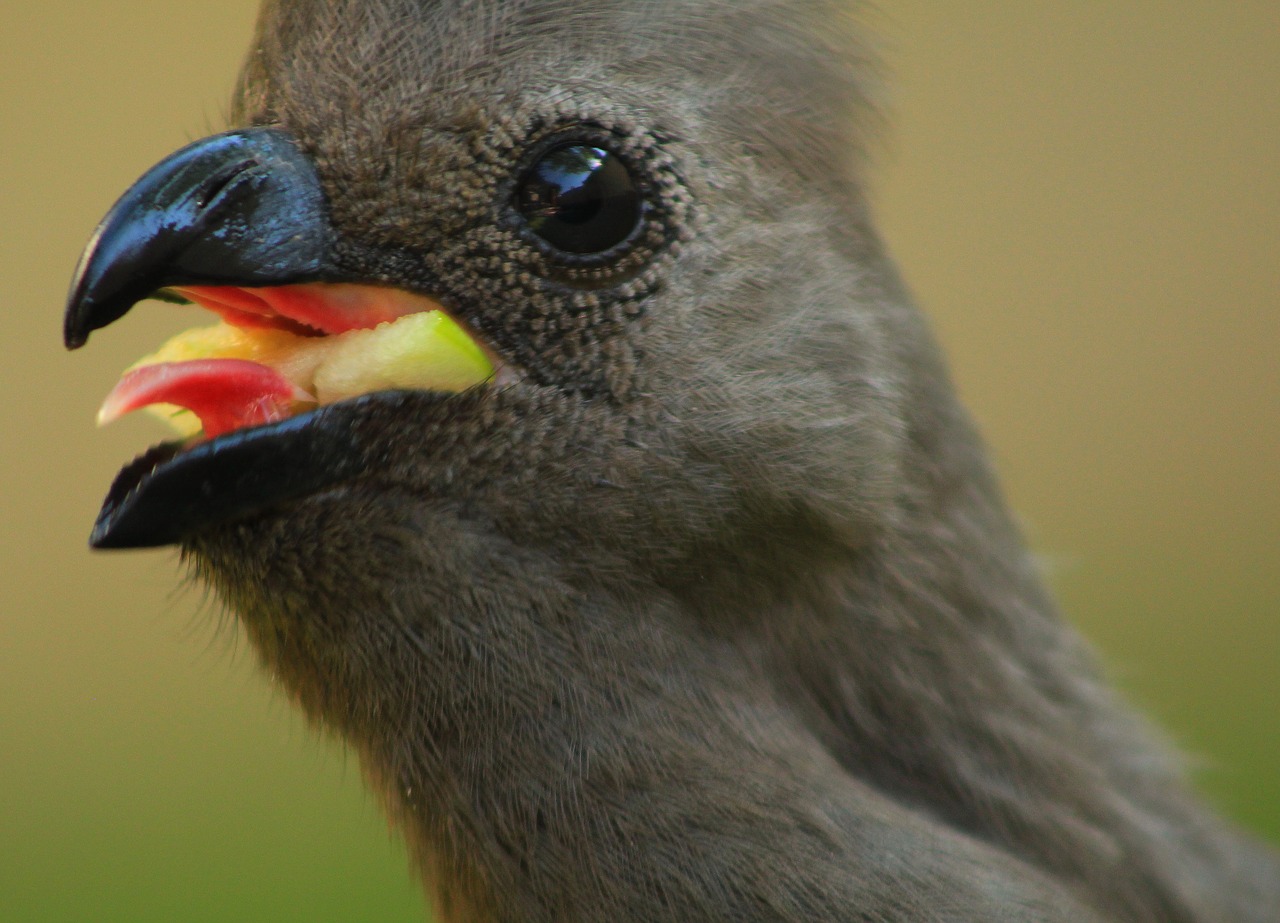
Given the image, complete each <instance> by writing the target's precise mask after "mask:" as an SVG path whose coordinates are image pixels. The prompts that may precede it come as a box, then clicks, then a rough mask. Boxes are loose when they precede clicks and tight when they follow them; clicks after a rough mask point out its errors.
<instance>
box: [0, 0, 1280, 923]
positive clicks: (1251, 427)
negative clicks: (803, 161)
mask: <svg viewBox="0 0 1280 923" xmlns="http://www.w3.org/2000/svg"><path fill="white" fill-rule="evenodd" d="M255 7H256V2H253V0H220V2H218V3H183V4H178V3H173V2H170V0H133V2H130V3H128V4H124V3H100V2H88V0H79V2H72V0H46V2H43V3H39V4H36V3H10V4H5V5H4V6H3V8H0V36H3V39H2V41H3V43H4V52H3V54H0V126H3V131H4V140H5V144H4V148H5V154H4V161H5V163H7V164H8V167H7V168H6V169H5V174H4V177H3V180H2V181H0V228H2V230H0V234H2V235H3V236H2V237H0V241H2V243H0V261H2V262H0V270H2V272H0V278H3V280H4V283H5V286H4V287H5V299H6V300H7V301H8V303H9V307H8V309H7V310H6V311H5V312H4V323H5V341H4V342H5V346H4V348H3V352H2V354H0V355H2V356H3V361H2V362H0V382H2V383H3V392H2V393H3V395H4V400H3V402H0V439H2V440H3V442H2V443H0V445H2V448H3V451H2V452H0V465H3V469H2V470H3V474H4V477H3V480H2V481H0V484H2V486H0V792H3V797H2V798H0V920H3V921H10V920H13V921H27V920H40V921H72V920H86V921H87V920H93V921H104V920H115V919H120V920H130V921H160V920H164V921H169V920H175V919H178V920H185V921H206V920H207V921H215V920H216V921H223V920H229V919H233V920H270V921H292V920H299V921H302V920H306V921H340V920H342V921H345V920H354V919H360V920H364V919H375V918H376V919H379V920H387V921H390V920H405V921H409V920H420V919H421V917H422V909H421V907H422V903H421V900H420V898H419V897H418V894H417V890H416V887H415V885H414V884H413V882H412V881H411V879H410V877H409V874H408V872H407V870H406V863H405V858H404V856H403V853H402V850H401V848H400V846H399V845H398V844H397V843H396V842H395V840H394V839H393V838H392V837H391V836H390V834H389V833H388V831H387V829H386V827H385V825H384V823H383V821H382V820H381V819H380V817H379V815H378V812H377V809H376V806H375V805H374V804H373V802H372V800H371V799H370V798H369V797H368V796H366V795H365V794H364V792H363V789H362V787H361V784H360V778H359V769H358V766H356V764H355V761H354V760H353V759H352V758H350V757H348V756H347V755H345V754H344V752H343V751H342V749H341V748H340V747H338V746H337V745H336V744H335V743H333V742H332V741H329V740H327V739H323V738H321V737H319V736H318V735H317V734H315V733H314V732H313V731H312V730H310V729H309V728H307V727H306V725H305V724H304V723H303V722H302V720H301V719H300V718H299V717H297V716H296V715H295V714H294V713H293V711H292V709H291V708H290V707H289V704H288V702H287V701H285V700H284V698H283V696H281V695H280V694H279V693H278V692H277V691H276V690H274V689H273V688H272V686H271V682H270V679H269V677H266V676H264V675H260V674H259V672H258V671H257V670H256V669H255V664H254V662H253V655H252V652H251V651H249V650H248V649H247V647H246V645H245V644H244V643H243V641H242V639H239V638H238V637H237V629H236V626H235V625H234V623H232V622H231V621H230V620H229V619H227V618H225V617H224V616H222V615H221V614H220V613H219V612H218V610H217V608H216V606H214V605H213V604H212V603H210V602H208V601H206V600H205V599H204V598H203V597H202V595H201V593H200V592H199V591H198V590H193V589H190V588H183V587H181V586H180V584H179V580H178V574H179V573H180V571H179V568H178V567H177V566H176V560H175V555H174V554H173V553H172V552H171V551H156V552H132V553H115V554H90V553H89V552H88V550H87V548H86V538H87V535H88V531H89V526H90V524H91V522H92V520H93V516H94V514H95V512H96V511H97V508H98V505H99V502H100V500H101V498H102V496H103V494H104V493H105V491H106V488H107V486H108V484H109V482H110V480H111V478H112V476H113V475H114V473H115V471H116V469H117V468H118V467H119V465H120V464H121V463H123V462H124V461H126V460H128V459H129V458H131V457H132V456H133V455H134V454H135V453H136V452H138V451H140V450H141V449H142V448H144V447H145V446H146V445H148V444H149V443H151V442H153V441H155V440H156V439H157V438H159V435H160V434H159V433H158V431H157V430H156V428H155V427H154V425H153V424H151V423H150V422H149V421H147V420H125V421H123V422H121V423H119V424H116V425H115V426H113V427H111V428H109V429H108V430H105V431H102V432H97V431H95V430H94V428H93V415H94V412H95V410H96V407H97V404H98V402H99V401H100V400H101V398H102V397H103V395H105V393H106V391H107V389H108V388H109V387H110V386H111V384H113V383H114V381H115V379H116V376H117V374H118V372H119V371H120V369H122V368H123V367H124V366H126V365H127V364H129V363H130V362H132V361H133V360H134V359H135V358H137V357H138V356H140V355H142V354H144V353H145V352H148V351H150V350H151V349H153V348H154V347H155V345H156V344H158V343H159V342H160V341H161V339H162V337H165V336H167V335H169V334H170V333H173V332H176V331H177V330H178V329H181V328H182V327H184V326H186V325H187V323H188V322H187V321H185V320H184V319H183V317H182V316H181V312H167V311H166V310H164V309H163V308H161V307H154V308H147V309H143V310H142V311H140V312H138V313H137V314H135V315H132V316H131V317H130V318H129V319H128V321H127V322H125V323H123V324H120V325H118V326H115V327H112V328H111V329H109V330H107V331H104V332H103V333H101V334H99V335H97V336H95V337H94V340H93V343H92V348H91V349H87V350H85V351H83V352H81V353H77V354H75V355H74V356H71V355H68V354H66V353H64V352H63V351H62V349H61V346H60V313H61V308H62V301H63V298H64V293H65V287H66V283H67V280H68V278H69V276H70V274H71V270H72V267H73V265H74V263H75V259H76V256H77V255H78V253H79V251H80V248H81V246H82V245H83V244H84V242H85V240H86V238H87V237H88V234H89V232H90V230H91V229H92V228H93V226H94V224H95V223H96V222H97V220H98V219H99V217H101V216H102V214H103V213H104V212H105V210H106V209H107V208H108V207H109V206H110V205H111V203H112V202H113V201H114V200H115V198H116V197H117V196H118V195H119V194H120V193H121V192H122V191H123V190H124V189H125V187H126V186H127V185H128V184H129V183H130V182H132V181H133V180H134V179H135V178H136V177H137V176H138V175H139V174H140V173H141V172H142V171H143V170H145V169H146V168H147V167H149V166H150V165H151V164H153V163H154V162H155V161H157V160H158V159H160V158H161V157H163V156H164V155H165V154H168V153H169V152H170V151H172V150H174V149H175V148H177V147H178V146H180V145H182V144H183V143H185V142H187V141H188V140H192V139H194V138H197V137H200V136H202V135H204V134H206V133H208V132H210V131H213V130H217V129H219V128H221V127H222V116H223V112H224V107H225V100H226V98H227V96H228V94H229V91H230V89H231V86H232V81H233V79H234V74H235V70H236V68H237V66H238V64H239V60H240V57H241V55H242V54H243V53H244V50H245V48H246V47H247V43H248V40H249V35H250V29H251V25H252V19H253V15H254V10H255ZM880 7H881V9H880V11H879V12H878V13H875V14H873V15H871V16H870V17H869V20H870V23H871V26H872V28H873V29H874V30H875V31H876V33H877V34H878V35H879V36H880V40H881V43H882V51H883V54H884V57H885V60H886V61H887V63H888V68H887V70H888V73H889V75H890V80H889V82H890V85H891V90H890V92H889V96H888V99H887V108H888V111H889V113H890V123H891V131H890V133H889V134H888V136H887V139H886V141H885V143H884V145H883V147H882V149H881V151H880V154H879V156H878V166H877V169H876V177H875V183H874V185H875V186H876V189H877V208H878V211H879V212H880V215H881V219H882V226H883V228H884V231H885V233H886V235H887V236H888V238H889V241H890V244H891V246H892V248H893V250H894V251H895V252H896V254H897V257H898V259H899V261H900V262H901V263H902V265H903V268H904V271H905V274H906V276H907V278H908V279H909V281H910V282H911V284H912V286H913V287H914V289H915V291H916V293H917V294H918V295H919V297H920V300H921V302H922V304H923V305H924V307H925V308H926V310H927V311H928V312H929V313H930V315H931V316H932V317H933V319H934V322H935V324H936V326H937V329H938V332H939V335H940V336H941V338H942V340H943V341H944V343H945V345H946V347H947V349H948V351H949V353H950V355H951V358H952V362H953V366H954V370H955V375H956V377H957V379H958V381H959V385H960V388H961V391H962V392H963V394H964V396H965V398H966V400H967V402H968V403H969V405H970V406H971V407H972V408H973V410H974V412H975V414H976V415H977V417H978V419H979V421H980V423H981V425H982V427H983V429H984V430H985V432H986V434H987V436H988V437H989V439H990V441H991V443H992V446H993V450H994V453H995V455H996V458H997V461H998V464H999V466H1000V468H1001V470H1002V472H1003V474H1004V477H1005V483H1006V486H1007V489H1008V491H1009V493H1010V495H1011V497H1012V500H1013V503H1014V506H1015V507H1016V509H1017V511H1018V513H1019V515H1020V516H1021V517H1022V519H1023V521H1024V523H1025V527H1026V529H1027V531H1028V533H1029V535H1030V536H1031V538H1032V541H1033V543H1034V545H1035V547H1036V549H1037V550H1038V551H1039V552H1040V553H1041V554H1042V555H1043V557H1044V559H1045V562H1046V566H1047V567H1048V568H1049V572H1050V574H1051V580H1052V583H1053V586H1054V588H1055V590H1056V592H1057V594H1058V597H1059V598H1060V599H1061V601H1062V603H1063V607H1064V609H1065V610H1066V611H1067V613H1068V615H1069V617H1070V618H1072V619H1073V620H1074V621H1075V622H1076V623H1077V624H1078V625H1079V626H1080V627H1081V628H1082V629H1083V630H1084V632H1085V633H1086V634H1087V635H1088V636H1089V637H1090V638H1091V639H1092V640H1093V641H1094V643H1095V644H1096V646H1097V647H1098V648H1099V649H1100V650H1101V651H1102V653H1103V656H1104V658H1105V660H1106V662H1107V664H1108V666H1109V668H1110V669H1111V671H1112V673H1113V675H1114V676H1115V677H1116V679H1117V681H1118V683H1119V684H1120V685H1121V687H1122V688H1123V689H1124V690H1125V691H1126V693H1127V694H1128V695H1129V696H1130V697H1131V698H1132V699H1134V700H1136V701H1137V702H1138V703H1139V704H1140V705H1141V706H1142V707H1143V708H1144V709H1146V710H1147V711H1149V712H1150V713H1151V714H1152V715H1153V716H1154V717H1155V718H1156V719H1157V720H1158V721H1159V722H1160V723H1161V724H1162V725H1163V726H1164V727H1165V728H1166V729H1167V731H1168V734H1169V735H1170V737H1171V738H1172V739H1173V740H1174V741H1176V742H1177V743H1178V744H1179V745H1180V746H1181V747H1182V748H1184V749H1185V750H1186V751H1187V752H1188V753H1189V754H1191V757H1192V760H1193V766H1194V773H1195V777H1196V779H1197V781H1198V783H1199V784H1200V786H1201V787H1202V789H1203V790H1204V791H1205V792H1206V793H1207V794H1208V796H1209V797H1210V798H1211V799H1212V800H1213V801H1215V802H1216V803H1217V804H1219V805H1220V806H1221V807H1222V809H1223V810H1224V811H1226V812H1227V813H1228V814H1230V815H1232V816H1234V817H1235V818H1237V819H1238V820H1239V822H1240V823H1242V824H1244V825H1246V826H1248V827H1251V828H1253V829H1254V830H1256V831H1258V832H1259V833H1260V834H1261V835H1263V836H1265V837H1268V838H1270V839H1271V840H1272V841H1277V842H1280V707H1278V706H1280V671H1278V669H1277V668H1278V667H1280V566H1278V565H1280V561H1278V557H1280V484H1278V483H1277V481H1278V476H1277V470H1278V464H1280V375H1278V374H1277V349H1278V347H1280V258H1278V257H1280V254H1278V253H1277V246H1278V245H1280V169H1277V167H1278V166H1280V160H1278V152H1280V6H1278V5H1277V4H1276V3H1275V0H1236V2H1233V3H1229V4H1224V3H1216V2H1211V0H1164V2H1160V3H1155V2H1147V0H1134V2H1129V3H1123V4H1114V3H1112V4H1102V3H1073V4H1065V3H1057V4H1051V3H1037V4H1031V3H1024V2H1020V0H972V2H969V3H965V4H939V3H936V2H931V0H930V2H925V0H882V2H881V3H880Z"/></svg>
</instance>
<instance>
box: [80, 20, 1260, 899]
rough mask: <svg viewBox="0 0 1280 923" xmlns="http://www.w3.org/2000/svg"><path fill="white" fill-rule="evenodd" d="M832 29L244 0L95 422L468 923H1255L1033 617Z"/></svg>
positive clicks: (1012, 543)
mask: <svg viewBox="0 0 1280 923" xmlns="http://www.w3.org/2000/svg"><path fill="white" fill-rule="evenodd" d="M878 92H879V90H878V77H877V72H876V67H875V62H874V59H873V55H872V54H871V53H870V51H869V44H868V42H867V39H866V37H865V35H864V34H863V31H862V27H861V24H860V18H859V16H858V11H857V10H856V9H855V8H852V7H851V6H850V5H849V4H847V3H842V2H837V0H594V2H587V0H361V2H356V0H267V2H266V3H264V5H263V7H262V10H261V12H260V16H259V21H258V25H257V28H256V32H255V36H254V39H253V43H252V46H251V49H250V52H249V55H248V58H247V60H246V63H245V65H244V69H243V72H242V75H241V78H240V81H239V84H238V86H237V89H236V91H235V97H234V103H233V107H232V118H231V121H232V124H233V126H234V127H233V128H231V129H230V130H228V131H226V132H222V133H219V134H216V135H213V136H211V137H209V138H205V139H202V140H200V141H196V142H194V143H193V144H191V145H189V146H187V147H185V148H183V149H182V150H180V151H178V152H176V153H175V154H173V155H171V156H170V157H168V158H166V159H165V160H163V161H162V162H161V163H159V164H157V165H156V166H155V167H153V168H152V169H151V170H150V171H148V172H147V173H146V174H145V175H144V176H143V177H142V178H141V179H140V180H139V181H138V182H137V183H136V184H135V185H134V186H133V187H131V188H130V189H129V190H128V191H127V192H126V193H125V194H124V196H123V197H122V198H121V199H120V200H119V201H118V202H117V203H116V205H115V206H114V207H113V208H112V209H111V210H110V211H109V212H108V214H107V216H106V217H105V218H104V219H103V221H102V223H101V225H100V226H99V228H98V230H97V231H96V232H95V234H94V236H93V238H92V239H91V241H90V244H89V245H88V247H87V248H86V250H85V252H84V254H83V255H82V257H81V261H80V264H79V266H78V267H77V269H76V273H75V277H74V279H73V282H72V287H71V293H70V295H69V298H68V305H67V310H66V314H65V319H64V339H65V341H66V343H67V345H68V346H69V347H72V348H76V347H80V346H83V345H84V344H85V343H86V341H87V340H88V338H89V335H90V333H91V332H92V331H94V330H96V329H99V328H101V327H104V326H106V325H108V324H110V323H113V322H115V321H117V320H119V319H120V318H121V317H123V316H124V315H125V314H126V313H128V312H129V311H130V310H131V309H132V308H133V306H134V305H135V304H137V303H138V302H140V301H143V300H145V299H147V298H153V297H158V298H161V299H166V300H182V301H190V302H195V303H197V304H199V305H201V306H203V307H204V308H206V309H208V310H209V311H210V312H211V315H213V316H214V317H215V318H216V319H217V320H218V321H219V323H218V324H217V325H216V326H214V327H212V328H207V329H206V330H204V331H197V332H194V333H191V334H184V335H179V337H178V338H175V340H174V341H171V342H170V344H167V345H166V346H164V347H162V348H161V349H160V350H159V352H157V353H156V354H155V355H154V356H153V357H149V358H148V359H145V360H143V362H142V363H141V364H140V365H139V366H138V367H136V368H135V369H133V370H131V371H129V372H127V373H126V374H125V376H124V377H123V378H122V379H121V382H120V384H119V385H117V387H116V388H115V389H113V391H112V392H111V394H110V395H109V396H108V399H107V402H106V403H105V404H104V408H103V418H104V419H112V418H114V417H115V416H118V415H119V414H121V413H124V412H127V411H128V410H131V409H136V408H138V407H142V406H152V407H158V408H160V410H161V412H162V413H163V414H165V415H166V416H168V417H170V418H172V419H173V420H174V421H175V425H176V426H177V427H178V428H179V429H180V434H179V438H177V439H175V440H172V441H169V442H165V443H161V444H160V445H157V446H155V447H153V448H151V449H149V450H147V451H146V452H144V453H143V454H142V455H140V456H139V457H138V458H137V459H136V460H135V461H133V462H131V463H130V464H128V465H126V466H125V467H124V468H123V469H122V471H121V472H120V474H119V475H118V476H117V478H116V481H115V483H114V484H113V485H112V486H111V488H110V491H109V492H108V495H107V498H106V501H105V503H104V505H103V508H102V511H101V512H100V514H99V516H98V519H97V521H96V523H95V525H94V528H93V532H92V534H91V539H90V541H91V544H92V545H94V546H95V547H98V548H104V549H105V548H136V547H151V546H159V545H177V546H178V547H179V548H180V550H181V554H182V556H183V559H184V560H185V562H186V563H187V566H189V567H190V569H191V570H192V572H193V573H194V574H195V576H196V578H197V579H198V580H199V581H201V582H203V583H205V584H207V585H208V586H210V587H211V588H212V589H213V590H214V592H215V593H216V594H217V596H218V597H219V598H220V599H221V600H222V601H223V602H224V603H225V604H226V606H227V607H228V608H229V609H230V610H231V611H233V612H234V613H235V614H236V616H237V619H238V621H239V623H240V625H241V626H243V630H244V632H245V633H246V635H247V636H248V638H249V639H250V640H251V642H252V644H253V646H254V648H255V649H256V650H257V652H258V655H259V657H260V659H261V661H262V663H263V666H264V667H265V669H266V670H268V671H269V672H270V673H271V674H272V675H273V676H274V677H276V678H277V679H278V681H279V683H280V685H281V686H282V688H284V689H285V690H286V691H287V692H288V694H289V696H290V697H291V698H292V699H293V700H294V701H295V702H296V703H297V705H298V706H299V707H300V708H301V709H302V711H303V712H304V713H305V714H306V715H307V716H308V717H309V718H310V719H312V720H313V721H314V722H316V723H317V724H318V725H319V726H321V727H323V728H326V729H328V730H330V731H332V732H333V733H334V734H336V735H337V736H339V737H340V738H342V739H343V740H345V741H346V742H347V744H348V745H349V746H350V747H351V748H352V750H353V751H354V752H355V753H356V754H357V755H358V757H359V760H360V763H361V766H362V770H363V772H364V775H365V777H366V778H367V780H368V783H369V785H370V786H371V788H372V790H373V791H375V792H376V793H377V795H378V797H379V798H380V801H381V804H382V806H383V808H384V810H385V811H386V813H387V815H388V817H389V818H390V820H391V821H392V822H393V824H394V825H395V826H396V828H397V829H398V830H399V831H400V832H401V834H402V835H403V837H404V839H405V842H406V843H407V845H408V848H409V853H410V857H411V861H412V863H413V866H414V870H415V872H416V874H417V875H418V876H419V878H420V879H421V881H422V884H423V888H424V892H425V894H426V896H427V899H428V901H429V902H430V903H431V905H432V908H433V910H434V912H435V914H436V916H437V917H438V918H439V919H441V920H443V921H453V923H470V921H476V923H479V921H512V923H517V921H521V923H522V921H550V920H570V921H572V920H579V921H587V920H601V919H612V920H615V921H618V923H632V921H661V920H670V921H677V920H679V921H701V920H707V921H710V920H752V921H755V920H760V921H765V920H768V921H775V920H776V921H783V920H806V921H828V920H862V921H877V923H879V921H926V920H928V921H932V920H937V921H942V920H946V921H980V920H981V921H988V920H1010V921H1035V923H1050V921H1064V923H1065V921H1073V923H1074V921H1098V923H1102V921H1107V923H1147V921H1151V923H1156V921H1160V923H1210V921H1224V923H1225V921H1280V863H1278V862H1277V858H1276V856H1275V855H1274V854H1273V853H1272V852H1271V851H1269V850H1268V848H1267V847H1265V846H1262V845H1260V844H1257V843H1255V842H1253V841H1252V840H1251V839H1250V838H1249V837H1248V836H1247V835H1245V834H1242V833H1239V832H1237V831H1235V830H1234V829H1233V828H1232V827H1231V826H1230V825H1229V824H1228V823H1227V822H1226V821H1224V820H1222V819H1220V818H1218V817H1217V816H1216V815H1215V814H1214V813H1213V812H1212V811H1211V809H1209V808H1208V807H1206V806H1205V805H1203V804H1202V803H1201V801H1200V799H1199V798H1198V797H1197V796H1196V795H1195V794H1194V793H1193V792H1192V791H1191V789H1190V787H1189V785H1188V783H1187V782H1186V780H1185V777H1184V773H1183V770H1182V768H1181V766H1180V764H1179V760H1178V758H1177V756H1176V755H1175V754H1174V753H1173V752H1172V751H1171V749H1170V748H1169V747H1167V746H1166V745H1165V744H1164V743H1163V742H1162V741H1161V739H1160V738H1159V735H1158V734H1157V733H1156V732H1155V731H1153V730H1152V729H1151V728H1149V727H1148V726H1147V723H1146V721H1145V720H1144V719H1143V718H1142V717H1141V716H1139V715H1138V714H1137V713H1136V712H1134V711H1133V710H1132V709H1131V708H1130V707H1129V706H1127V705H1126V704H1124V703H1123V702H1121V701H1120V700H1119V698H1118V696H1117V695H1116V693H1115V692H1113V691H1112V690H1111V688H1110V687H1109V686H1108V684H1107V682H1106V680H1105V677H1104V676H1103V675H1102V673H1101V671H1100V670H1099V668H1098V666H1097V665H1096V664H1095V662H1094V659H1093V656H1092V655H1091V653H1090V652H1089V650H1088V648H1087V645H1086V644H1085V643H1084V641H1083V640H1082V639H1081V638H1080V637H1079V636H1078V635H1077V634H1076V632H1075V631H1074V630H1073V629H1072V628H1071V627H1070V625H1069V624H1068V623H1067V622H1065V621H1064V620H1063V619H1062V617H1061V616H1060V615H1059V613H1058V612H1057V610H1056V607H1055V605H1054V603H1053V602H1052V600H1051V599H1050V598H1049V595H1048V594H1047V592H1046V590H1045V589H1044V586H1043V583H1042V578H1041V576H1040V574H1039V571H1038V568H1037V566H1036V563H1035V561H1034V559H1033V558H1032V556H1031V555H1030V553H1029V551H1028V549H1027V546H1026V543H1025V541H1024V539H1023V538H1022V536H1021V535H1020V534H1019V531H1018V529H1017V527H1016V525H1015V523H1014V521H1013V519H1012V517H1011V515H1010V513H1009V512H1008V509H1007V506H1006V503H1005V501H1004V499H1003V498H1002V495H1001V492H1000V489H999V486H998V484H997V482H996V479H995V476H994V474H993V472H992V469H991V466H990V464H989V462H988V460H987V456H986V451H985V449H984V447H983V445H982V442H981V440H980V438H979V436H978V434H977V432H976V430H975V427H974V425H973V424H972V422H971V421H970V419H969V417H968V415H967V413H966V412H965V410H964V409H963V408H962V407H961V405H960V404H959V402H958V400H957V398H956V396H955V393H954V389H953V387H952V385H951V383H950V380H949V376H948V372H947V369H946V365H945V362H944V359H943V357H942V356H941V354H940V352H939V349H938V347H937V345H936V344H935V342H934V340H933V338H932V335H931V333H930V331H929V328H928V326H927V323H926V322H925V320H924V319H923V317H922V315H921V314H920V312H919V311H918V310H917V308H916V307H915V305H914V303H913V301H912V298H911V295H910V293H909V291H908V289H907V286H906V285H905V283H904V282H903V281H902V279H901V278H900V276H899V274H898V271H897V269H896V268H895V266H894V264H893V261H892V258H891V256H890V255H889V254H888V253H887V251H886V249H885V247H884V245H883V243H882V241H881V239H880V238H879V236H878V235H877V232H876V230H875V227H874V222H873V216H872V214H871V209H870V206H869V203H868V189H867V179H866V161H867V157H866V152H867V150H868V147H869V145H870V143H871V140H872V137H873V133H874V131H875V130H876V126H877V123H878V121H879V118H880V117H879V115H878V111H879V110H878V107H877V98H878V97H877V94H878Z"/></svg>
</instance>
